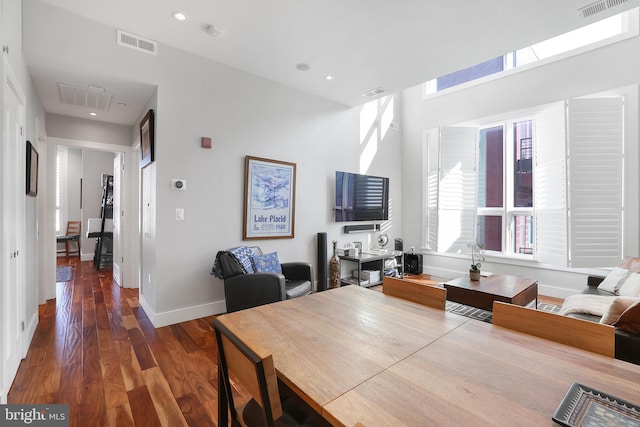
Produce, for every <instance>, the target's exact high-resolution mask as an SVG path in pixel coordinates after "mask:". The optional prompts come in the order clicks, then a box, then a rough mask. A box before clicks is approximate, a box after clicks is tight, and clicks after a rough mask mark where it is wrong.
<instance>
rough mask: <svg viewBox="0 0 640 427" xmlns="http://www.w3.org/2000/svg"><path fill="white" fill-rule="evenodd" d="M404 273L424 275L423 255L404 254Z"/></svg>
mask: <svg viewBox="0 0 640 427" xmlns="http://www.w3.org/2000/svg"><path fill="white" fill-rule="evenodd" d="M404 272H405V273H407V274H422V254H404Z"/></svg>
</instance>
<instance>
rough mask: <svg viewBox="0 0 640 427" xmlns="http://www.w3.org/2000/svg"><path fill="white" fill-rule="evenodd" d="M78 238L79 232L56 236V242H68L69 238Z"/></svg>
mask: <svg viewBox="0 0 640 427" xmlns="http://www.w3.org/2000/svg"><path fill="white" fill-rule="evenodd" d="M79 238H80V235H79V234H70V235H68V236H56V242H58V243H60V242H68V241H69V240H78V239H79Z"/></svg>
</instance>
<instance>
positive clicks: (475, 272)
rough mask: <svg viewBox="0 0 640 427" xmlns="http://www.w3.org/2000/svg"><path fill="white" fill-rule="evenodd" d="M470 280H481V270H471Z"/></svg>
mask: <svg viewBox="0 0 640 427" xmlns="http://www.w3.org/2000/svg"><path fill="white" fill-rule="evenodd" d="M469 279H471V280H474V281H475V280H480V270H469Z"/></svg>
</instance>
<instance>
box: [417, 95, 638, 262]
mask: <svg viewBox="0 0 640 427" xmlns="http://www.w3.org/2000/svg"><path fill="white" fill-rule="evenodd" d="M625 90H626V89H625ZM636 93H637V92H636ZM509 116H511V114H509V113H506V114H505V117H509ZM624 135H625V96H624V95H623V94H622V91H612V92H610V93H608V94H598V95H592V96H586V97H583V98H576V99H570V100H566V101H564V102H558V103H554V104H550V105H547V106H544V107H540V108H539V109H538V111H536V112H535V113H534V114H532V115H531V116H530V117H520V118H516V119H509V120H504V121H502V122H497V123H496V122H494V123H491V124H486V125H484V126H482V127H469V126H467V127H442V128H439V129H432V130H429V131H427V132H425V135H424V138H425V146H424V156H425V157H424V159H423V164H424V165H425V171H424V172H425V175H424V188H425V194H424V198H423V201H424V214H425V218H424V222H423V225H424V238H425V248H426V249H427V250H430V251H433V252H438V253H452V254H465V255H468V248H467V244H468V243H469V242H470V241H473V240H477V241H478V242H480V243H482V244H483V245H484V246H485V248H486V249H487V251H488V253H487V255H489V256H509V257H520V258H525V259H531V260H537V261H539V262H542V263H547V264H553V265H559V266H564V267H573V268H580V267H606V266H611V265H616V264H617V263H619V262H620V261H621V260H622V258H623V255H625V254H631V253H637V247H638V237H637V233H633V230H635V229H636V228H635V227H636V226H637V224H638V210H637V209H635V210H632V209H628V208H625V200H628V201H630V202H631V203H634V200H635V197H636V196H634V194H635V192H634V191H633V190H629V192H628V193H627V190H625V187H627V186H628V185H629V186H631V187H633V186H635V185H637V184H636V183H637V182H638V170H637V167H636V166H637V165H635V163H634V160H633V159H631V158H629V159H627V158H626V157H625V137H624ZM633 188H637V187H633ZM625 228H626V229H628V230H631V231H629V232H628V233H627V234H625V232H624V230H625ZM627 256H628V255H627Z"/></svg>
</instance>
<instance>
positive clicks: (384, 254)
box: [339, 251, 404, 287]
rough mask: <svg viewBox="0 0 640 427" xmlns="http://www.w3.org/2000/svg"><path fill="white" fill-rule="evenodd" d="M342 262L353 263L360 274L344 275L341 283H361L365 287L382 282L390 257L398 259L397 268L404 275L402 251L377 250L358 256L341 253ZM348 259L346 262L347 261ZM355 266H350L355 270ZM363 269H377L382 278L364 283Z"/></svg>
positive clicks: (343, 284) (342, 284)
mask: <svg viewBox="0 0 640 427" xmlns="http://www.w3.org/2000/svg"><path fill="white" fill-rule="evenodd" d="M339 258H340V263H341V264H347V263H349V264H350V263H353V267H355V268H357V270H358V274H357V277H352V275H349V276H346V277H342V278H341V279H340V285H341V286H345V285H360V286H365V287H371V286H376V285H381V284H382V279H383V278H384V269H385V268H384V265H385V261H386V260H388V259H395V260H396V267H395V268H396V269H397V270H398V273H399V275H400V277H402V276H403V275H404V268H403V263H402V260H403V256H402V252H401V251H375V252H371V253H369V252H361V253H360V255H358V256H348V255H340V256H339ZM345 261H346V262H345ZM355 268H350V269H349V272H351V270H354V269H355ZM362 270H377V271H379V272H380V280H378V281H374V282H371V281H369V282H367V283H363V282H364V281H363V279H362Z"/></svg>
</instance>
